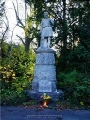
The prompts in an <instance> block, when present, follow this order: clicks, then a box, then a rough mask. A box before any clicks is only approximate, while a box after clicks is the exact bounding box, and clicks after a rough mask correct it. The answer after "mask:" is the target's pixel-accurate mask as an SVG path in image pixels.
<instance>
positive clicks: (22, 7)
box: [5, 0, 25, 44]
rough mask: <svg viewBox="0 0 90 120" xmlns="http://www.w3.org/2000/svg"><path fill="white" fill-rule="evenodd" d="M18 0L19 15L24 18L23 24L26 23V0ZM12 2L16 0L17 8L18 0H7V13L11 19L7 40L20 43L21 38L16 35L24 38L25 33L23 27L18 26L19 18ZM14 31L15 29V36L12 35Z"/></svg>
mask: <svg viewBox="0 0 90 120" xmlns="http://www.w3.org/2000/svg"><path fill="white" fill-rule="evenodd" d="M17 1H18V11H19V17H20V19H21V20H22V22H23V24H25V3H24V2H23V1H24V0H17ZM12 2H14V4H15V7H16V8H17V4H16V0H6V2H5V10H6V15H7V18H8V20H9V31H8V33H7V39H6V42H13V43H17V44H19V43H20V40H19V38H18V37H17V36H16V35H19V36H22V37H23V38H24V37H25V34H24V31H23V29H22V28H20V27H18V26H16V24H17V20H16V15H15V10H14V7H13V3H12ZM15 26H16V27H15ZM12 31H13V36H12ZM11 36H12V38H11Z"/></svg>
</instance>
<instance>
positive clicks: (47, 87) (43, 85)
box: [38, 81, 52, 92]
mask: <svg viewBox="0 0 90 120" xmlns="http://www.w3.org/2000/svg"><path fill="white" fill-rule="evenodd" d="M47 83H48V84H47ZM38 89H39V90H38V91H39V92H52V83H51V82H50V81H40V82H39V86H38Z"/></svg>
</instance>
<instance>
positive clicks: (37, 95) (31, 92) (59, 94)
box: [28, 90, 64, 100]
mask: <svg viewBox="0 0 90 120" xmlns="http://www.w3.org/2000/svg"><path fill="white" fill-rule="evenodd" d="M45 93H46V94H47V95H49V96H51V97H52V100H59V99H60V98H61V97H62V96H63V94H64V93H63V92H62V90H57V91H55V92H45ZM42 95H43V92H37V91H35V90H29V92H28V96H29V97H30V98H32V99H38V100H39V99H40V96H42Z"/></svg>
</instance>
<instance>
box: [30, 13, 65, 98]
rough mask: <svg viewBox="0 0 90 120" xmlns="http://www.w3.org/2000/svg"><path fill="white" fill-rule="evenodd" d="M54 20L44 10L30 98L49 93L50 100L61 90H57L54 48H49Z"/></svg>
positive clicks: (60, 93) (58, 94) (60, 92)
mask: <svg viewBox="0 0 90 120" xmlns="http://www.w3.org/2000/svg"><path fill="white" fill-rule="evenodd" d="M53 25H54V21H53V20H52V19H50V18H48V12H44V19H42V21H41V28H40V33H41V43H40V47H39V48H38V49H37V50H36V65H35V70H34V79H33V81H32V90H30V91H29V96H30V98H33V99H40V96H41V95H42V94H43V93H46V94H47V95H50V96H51V97H52V100H58V99H59V98H60V97H61V96H62V94H63V92H62V90H57V87H56V84H57V80H56V69H55V57H54V53H55V52H54V50H53V49H51V48H50V47H49V46H50V39H51V37H52V36H53V31H52V26H53Z"/></svg>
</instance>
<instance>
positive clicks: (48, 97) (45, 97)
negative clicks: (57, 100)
mask: <svg viewBox="0 0 90 120" xmlns="http://www.w3.org/2000/svg"><path fill="white" fill-rule="evenodd" d="M43 99H44V100H46V99H47V100H48V99H51V97H50V96H44V97H43Z"/></svg>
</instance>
